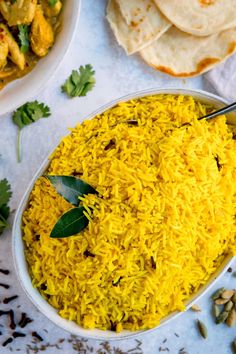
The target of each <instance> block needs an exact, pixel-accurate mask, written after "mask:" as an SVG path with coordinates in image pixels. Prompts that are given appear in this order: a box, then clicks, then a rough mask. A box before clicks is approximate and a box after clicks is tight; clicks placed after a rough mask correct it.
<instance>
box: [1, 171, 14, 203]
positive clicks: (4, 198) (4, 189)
mask: <svg viewBox="0 0 236 354" xmlns="http://www.w3.org/2000/svg"><path fill="white" fill-rule="evenodd" d="M11 195H12V193H11V187H10V184H9V183H8V181H7V179H6V178H5V179H2V180H1V181H0V208H1V207H2V206H3V205H5V204H7V203H8V202H9V200H10V198H11Z"/></svg>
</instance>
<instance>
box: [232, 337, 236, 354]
mask: <svg viewBox="0 0 236 354" xmlns="http://www.w3.org/2000/svg"><path fill="white" fill-rule="evenodd" d="M232 349H233V352H234V353H235V354H236V340H234V341H233V342H232Z"/></svg>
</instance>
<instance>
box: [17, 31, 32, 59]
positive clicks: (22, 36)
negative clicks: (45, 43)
mask: <svg viewBox="0 0 236 354" xmlns="http://www.w3.org/2000/svg"><path fill="white" fill-rule="evenodd" d="M18 29H19V34H18V37H19V41H20V50H21V52H22V53H26V52H28V50H29V45H30V42H29V26H27V25H18Z"/></svg>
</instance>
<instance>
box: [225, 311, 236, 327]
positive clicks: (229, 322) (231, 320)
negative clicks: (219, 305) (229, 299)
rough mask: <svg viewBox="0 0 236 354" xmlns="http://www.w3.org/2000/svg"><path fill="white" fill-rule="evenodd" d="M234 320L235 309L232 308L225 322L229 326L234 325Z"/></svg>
mask: <svg viewBox="0 0 236 354" xmlns="http://www.w3.org/2000/svg"><path fill="white" fill-rule="evenodd" d="M235 322H236V311H235V309H232V310H231V311H230V312H229V315H228V317H227V320H226V323H227V325H228V326H229V327H233V326H234V325H235Z"/></svg>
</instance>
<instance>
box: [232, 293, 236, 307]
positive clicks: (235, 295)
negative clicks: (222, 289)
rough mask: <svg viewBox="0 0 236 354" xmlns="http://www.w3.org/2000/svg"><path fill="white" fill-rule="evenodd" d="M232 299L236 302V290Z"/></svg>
mask: <svg viewBox="0 0 236 354" xmlns="http://www.w3.org/2000/svg"><path fill="white" fill-rule="evenodd" d="M231 300H232V301H233V302H234V303H235V304H236V291H234V295H233V296H232V299H231Z"/></svg>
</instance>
